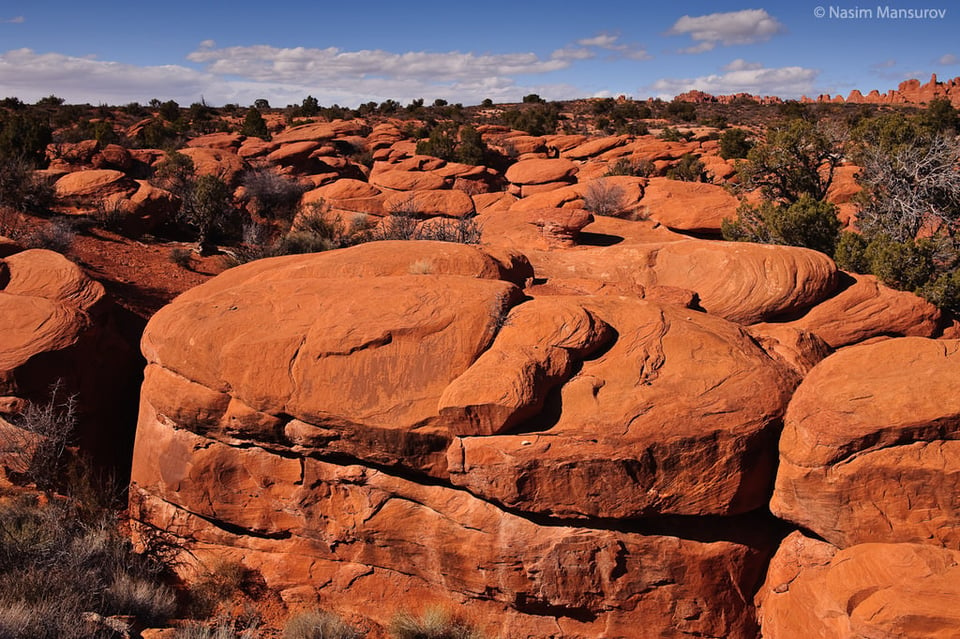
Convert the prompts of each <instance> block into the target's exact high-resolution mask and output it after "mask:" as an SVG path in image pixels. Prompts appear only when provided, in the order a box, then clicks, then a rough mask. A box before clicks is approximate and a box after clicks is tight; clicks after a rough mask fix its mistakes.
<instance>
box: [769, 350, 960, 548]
mask: <svg viewBox="0 0 960 639" xmlns="http://www.w3.org/2000/svg"><path fill="white" fill-rule="evenodd" d="M958 364H960V341H956V340H930V339H923V338H918V337H902V338H895V339H889V340H884V341H881V342H877V343H873V344H865V345H860V346H852V347H849V348H845V349H842V350H840V351H838V352H837V353H835V354H834V355H831V356H830V357H828V358H827V359H825V360H824V361H823V362H821V363H820V364H819V365H818V366H817V367H816V368H814V369H813V370H812V371H810V373H809V374H808V375H807V377H806V378H805V379H804V380H803V383H802V384H801V385H800V387H799V388H798V389H797V392H796V393H795V394H794V397H793V399H792V400H791V402H790V407H789V410H788V411H787V415H786V419H785V424H784V430H783V435H782V437H781V440H780V469H779V472H778V474H777V483H776V489H775V491H774V494H773V499H772V501H771V505H770V508H771V510H772V511H773V512H774V514H776V515H778V516H780V517H782V518H784V519H787V520H789V521H792V522H794V523H797V524H799V525H802V526H803V527H805V528H806V529H808V530H811V531H813V532H815V533H816V534H818V535H820V536H821V537H822V538H824V539H826V540H827V541H830V542H831V543H833V544H834V545H836V546H839V547H841V548H846V547H848V546H852V545H854V544H860V543H867V542H916V543H932V544H939V545H944V546H948V547H950V548H954V549H958V548H960V518H958V516H957V513H958V511H960V498H958V495H960V441H958V440H960V399H958V395H957V393H956V392H955V389H956V387H957V384H958V383H960V365H958Z"/></svg>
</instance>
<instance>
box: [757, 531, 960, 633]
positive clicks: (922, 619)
mask: <svg viewBox="0 0 960 639" xmlns="http://www.w3.org/2000/svg"><path fill="white" fill-rule="evenodd" d="M958 598H960V553H958V552H956V551H950V550H944V549H940V548H933V547H931V546H926V545H918V544H873V543H871V544H860V545H856V546H851V547H850V548H847V549H844V550H838V549H837V548H836V547H834V546H831V545H830V544H828V543H825V542H823V541H818V540H814V539H810V538H808V537H805V536H803V534H801V533H799V532H794V533H791V534H790V535H789V536H788V537H787V538H786V539H784V540H783V543H782V544H781V545H780V549H779V550H778V551H777V554H776V555H775V556H774V557H773V560H772V561H771V563H770V568H769V569H768V571H767V578H766V581H765V583H764V584H763V585H762V586H761V588H760V592H759V593H757V605H758V617H759V620H760V629H761V635H762V636H763V638H764V639H792V638H793V637H831V638H836V639H860V638H862V637H901V638H903V639H908V638H916V639H921V638H922V639H947V638H948V637H955V636H956V634H957V628H958V627H960V610H958V609H957V606H956V602H957V599H958Z"/></svg>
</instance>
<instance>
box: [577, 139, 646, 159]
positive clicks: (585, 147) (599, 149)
mask: <svg viewBox="0 0 960 639" xmlns="http://www.w3.org/2000/svg"><path fill="white" fill-rule="evenodd" d="M628 140H630V137H629V136H626V135H615V136H610V137H605V138H597V139H593V140H590V141H588V142H584V143H583V144H580V145H578V146H575V147H573V148H572V149H567V150H566V151H564V152H563V153H561V155H562V156H563V157H565V158H569V159H571V160H585V159H587V158H590V157H593V156H595V155H600V154H601V153H603V152H605V151H609V150H610V149H612V148H615V147H618V146H621V145H623V144H626V143H627V141H628Z"/></svg>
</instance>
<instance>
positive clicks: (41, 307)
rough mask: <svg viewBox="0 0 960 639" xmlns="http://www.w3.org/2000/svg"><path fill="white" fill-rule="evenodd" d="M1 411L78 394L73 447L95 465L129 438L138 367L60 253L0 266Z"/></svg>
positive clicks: (86, 283) (98, 298)
mask: <svg viewBox="0 0 960 639" xmlns="http://www.w3.org/2000/svg"><path fill="white" fill-rule="evenodd" d="M0 264H2V266H0V412H7V411H11V412H15V411H18V410H20V409H22V408H23V405H24V400H30V401H39V402H46V401H48V400H49V399H50V388H51V386H52V385H54V384H59V385H60V393H61V395H60V396H59V398H58V399H59V401H63V400H64V399H65V397H66V395H67V394H71V393H74V392H76V393H78V400H79V401H78V413H79V415H80V418H81V422H80V426H79V433H78V436H79V441H78V443H79V445H80V446H81V448H82V449H83V450H84V452H86V453H89V454H91V455H92V456H93V457H94V459H95V461H96V462H98V463H104V462H107V461H108V460H109V458H110V456H113V457H114V459H113V460H112V463H113V464H116V463H117V460H116V459H115V456H116V454H117V450H118V448H120V449H122V447H123V445H124V442H127V441H128V440H131V438H132V432H131V430H130V425H129V421H127V420H129V419H131V416H130V415H129V414H128V410H129V408H131V407H130V406H129V405H128V402H126V401H125V398H127V397H131V396H133V395H135V394H136V389H135V388H130V385H131V382H133V383H134V384H138V383H139V381H138V379H137V375H138V372H137V369H139V368H140V367H141V366H142V365H141V364H140V363H139V362H138V360H137V359H136V356H135V354H134V353H133V352H132V349H131V348H130V346H129V345H128V344H127V343H126V342H124V341H123V340H122V339H121V338H120V336H119V334H118V333H117V330H116V328H115V324H114V322H115V318H114V317H113V315H112V311H111V307H110V305H109V303H108V302H107V300H105V298H104V289H103V287H102V286H101V285H100V284H99V283H97V282H94V281H93V280H91V279H90V278H89V277H87V276H86V275H85V274H84V273H83V272H82V271H81V269H80V268H79V267H78V266H77V265H76V264H74V263H73V262H70V261H69V260H67V259H66V258H65V257H63V256H62V255H60V254H59V253H54V252H52V251H46V250H41V249H32V250H27V251H22V252H19V253H14V254H13V255H9V256H7V257H5V258H3V259H2V260H0Z"/></svg>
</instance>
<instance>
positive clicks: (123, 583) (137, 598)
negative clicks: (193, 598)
mask: <svg viewBox="0 0 960 639" xmlns="http://www.w3.org/2000/svg"><path fill="white" fill-rule="evenodd" d="M104 607H105V609H106V611H107V612H108V613H110V614H126V615H133V616H135V617H136V618H137V619H139V620H140V621H142V622H143V623H145V624H147V625H157V624H161V623H163V622H164V621H166V620H167V619H169V618H170V617H172V616H173V615H174V614H175V613H176V609H177V598H176V596H175V595H174V593H173V591H172V590H171V589H170V588H169V587H168V586H166V585H164V584H161V583H157V582H156V580H155V578H151V579H144V578H143V577H136V576H133V575H130V574H128V573H125V572H122V571H121V572H118V573H117V575H116V576H115V577H114V578H113V583H112V584H110V585H109V586H108V587H107V589H106V590H105V591H104Z"/></svg>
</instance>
